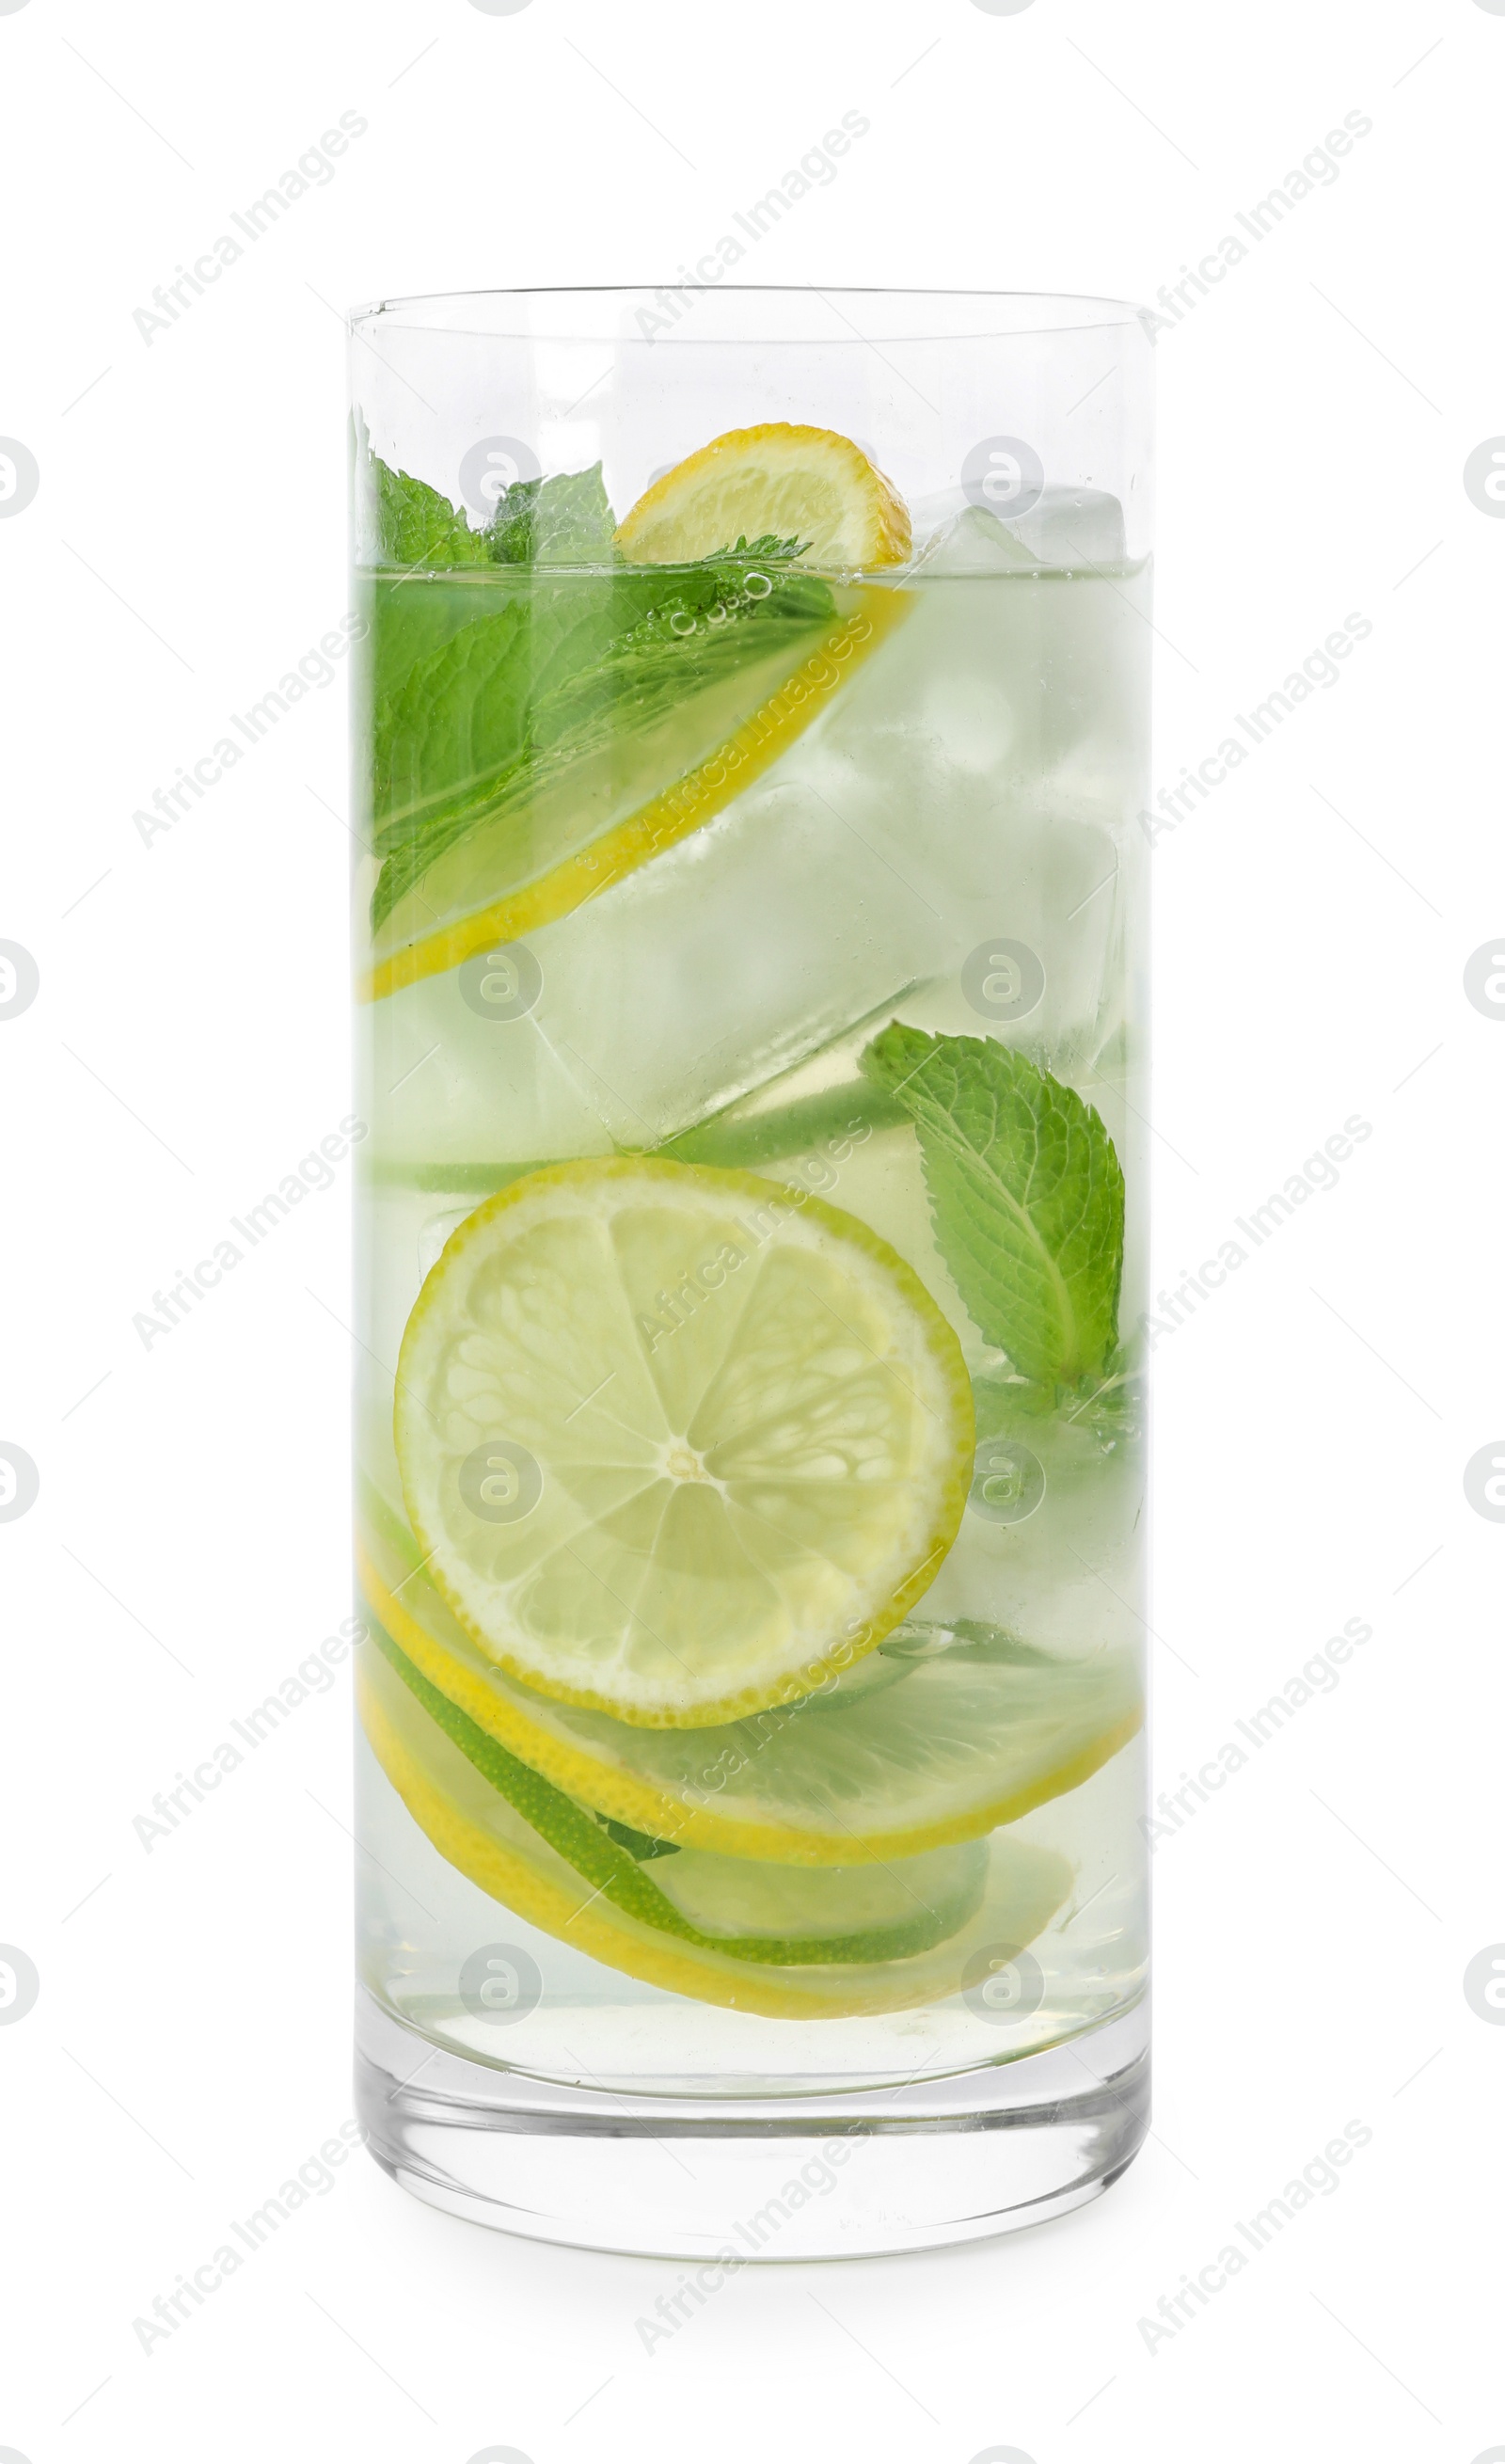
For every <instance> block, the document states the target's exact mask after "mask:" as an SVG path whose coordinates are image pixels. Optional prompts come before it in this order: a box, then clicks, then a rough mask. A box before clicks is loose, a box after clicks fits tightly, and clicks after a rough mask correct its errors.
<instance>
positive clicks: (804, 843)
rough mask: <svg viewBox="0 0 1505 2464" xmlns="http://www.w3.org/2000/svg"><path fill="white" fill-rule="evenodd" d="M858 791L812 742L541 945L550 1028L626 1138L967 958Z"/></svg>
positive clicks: (911, 864) (712, 1104)
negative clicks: (855, 790) (764, 779)
mask: <svg viewBox="0 0 1505 2464" xmlns="http://www.w3.org/2000/svg"><path fill="white" fill-rule="evenodd" d="M814 732H815V731H812V734H814ZM858 783H859V785H861V783H862V782H858ZM853 789H854V781H853V780H852V778H851V776H850V775H849V765H848V764H847V763H846V762H845V761H843V760H840V759H838V760H836V761H831V760H829V759H825V758H824V757H822V756H820V755H819V754H818V752H817V751H816V750H815V749H814V748H813V747H811V746H810V745H809V743H808V741H807V740H804V739H802V740H801V742H800V744H798V745H796V747H795V748H794V749H793V751H792V752H791V754H789V755H786V757H785V759H784V760H783V761H782V762H781V763H780V764H779V765H778V767H777V769H776V770H775V771H774V772H772V773H770V775H769V777H768V779H767V780H766V781H759V782H758V784H757V785H755V786H754V787H752V789H750V790H749V791H748V792H747V793H746V794H744V795H742V796H740V797H739V798H738V799H737V800H736V802H735V803H732V804H731V805H730V806H729V807H728V809H727V810H726V811H725V812H724V813H722V814H721V815H720V816H718V818H717V819H716V820H715V821H714V822H711V823H709V824H708V825H706V826H705V827H704V828H702V829H699V830H696V831H695V832H693V833H692V834H691V835H690V836H689V837H687V838H686V839H684V840H682V841H681V842H680V843H679V845H678V846H676V847H670V848H668V849H666V850H665V852H664V853H662V854H660V855H658V856H655V857H654V858H653V860H652V861H651V862H650V863H648V864H646V865H643V867H642V868H641V869H639V870H638V871H636V872H634V873H631V874H629V875H628V876H627V878H626V879H625V880H623V881H621V882H619V883H618V884H617V885H616V886H615V888H613V889H612V890H610V891H606V892H605V893H603V895H601V896H600V898H596V899H592V900H590V901H589V902H587V904H586V905H585V906H583V907H581V908H578V909H577V910H576V912H575V913H573V914H571V915H567V916H565V917H563V918H561V920H560V921H559V922H558V923H557V924H552V925H549V926H548V927H546V928H545V929H544V930H543V931H541V932H538V933H535V934H534V935H532V936H531V940H530V947H531V949H532V950H533V952H534V956H535V957H536V958H537V961H538V964H539V967H540V969H541V971H542V976H543V990H542V993H541V995H540V997H539V1001H538V1004H537V1010H536V1018H537V1022H538V1026H539V1031H540V1034H541V1035H542V1036H544V1037H545V1038H546V1039H547V1040H548V1042H549V1044H550V1045H551V1046H552V1048H553V1051H554V1053H555V1054H556V1057H557V1059H558V1061H559V1062H560V1063H561V1064H562V1066H563V1067H565V1068H566V1069H567V1070H568V1071H569V1072H570V1073H571V1074H572V1076H573V1078H574V1080H575V1083H576V1086H577V1088H578V1089H579V1091H580V1093H581V1095H582V1096H583V1097H584V1098H585V1099H586V1100H587V1101H588V1102H589V1103H590V1104H592V1105H593V1106H594V1107H595V1108H596V1111H597V1113H598V1116H599V1118H600V1121H601V1122H602V1123H603V1124H604V1126H605V1127H606V1129H607V1130H608V1131H609V1132H610V1133H611V1135H612V1136H613V1137H614V1138H615V1139H617V1140H618V1141H619V1143H621V1144H623V1145H630V1146H644V1145H651V1144H653V1143H655V1142H656V1141H657V1140H659V1139H661V1138H666V1137H670V1136H672V1135H674V1134H675V1133H676V1132H678V1131H680V1130H683V1129H686V1128H687V1127H689V1126H690V1125H691V1124H692V1123H694V1122H696V1121H698V1120H701V1119H704V1118H705V1116H706V1115H707V1114H708V1113H709V1112H713V1111H719V1110H720V1109H721V1108H722V1106H724V1105H726V1104H729V1103H731V1102H732V1101H734V1100H735V1099H736V1098H737V1097H738V1096H741V1095H745V1094H748V1093H750V1092H752V1089H754V1088H756V1087H759V1086H761V1085H763V1084H764V1083H765V1082H766V1081H767V1080H768V1079H771V1078H773V1077H774V1076H776V1075H777V1074H778V1072H779V1071H781V1070H784V1069H787V1068H789V1067H792V1066H793V1065H794V1064H795V1063H796V1062H797V1061H799V1060H802V1059H803V1058H804V1057H805V1055H807V1054H809V1053H812V1052H814V1051H816V1050H818V1048H819V1047H820V1046H821V1045H825V1044H828V1043H829V1042H830V1041H831V1040H832V1039H833V1038H834V1037H837V1036H839V1035H840V1034H842V1033H843V1032H844V1031H846V1030H848V1029H849V1028H851V1027H852V1026H853V1025H855V1024H856V1023H858V1022H859V1021H860V1020H862V1019H864V1018H866V1017H867V1016H869V1014H871V1013H873V1012H875V1011H877V1010H878V1009H879V1008H881V1007H882V1006H883V1004H885V1003H889V1002H894V1001H898V1000H900V999H901V998H902V996H903V995H904V994H905V991H907V990H908V988H909V987H910V986H911V985H912V984H914V983H915V982H916V981H917V980H918V979H922V978H926V977H928V976H931V975H937V974H941V973H944V972H946V971H947V970H949V969H950V968H952V967H954V965H955V964H956V963H957V962H958V960H959V957H960V950H959V945H958V939H957V927H956V925H955V922H954V919H953V918H951V917H949V915H948V914H947V913H945V912H944V911H943V909H942V907H941V905H940V903H939V902H937V901H936V900H935V899H934V898H933V897H932V896H931V894H930V891H929V890H928V888H927V862H926V856H925V852H924V850H923V848H922V847H917V846H915V845H913V844H910V845H908V846H905V845H904V844H903V838H902V836H901V837H898V838H897V839H896V833H895V832H894V830H893V829H892V827H891V825H890V816H889V815H888V814H887V813H879V812H877V811H875V810H874V809H873V806H872V800H871V799H869V798H866V797H864V796H863V795H862V794H861V793H857V794H854V792H853ZM907 835H908V837H909V839H910V840H911V842H912V841H913V839H914V838H915V835H916V833H915V832H914V831H913V829H912V828H911V829H910V831H909V832H908V833H907Z"/></svg>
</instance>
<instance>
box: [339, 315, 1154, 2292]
mask: <svg viewBox="0 0 1505 2464" xmlns="http://www.w3.org/2000/svg"><path fill="white" fill-rule="evenodd" d="M352 360H353V366H352V378H353V386H354V404H355V415H354V422H353V454H354V509H355V510H354V529H355V562H356V583H355V587H356V593H357V602H356V604H357V606H358V608H359V611H360V618H361V620H362V621H361V626H360V670H359V678H358V692H357V709H356V720H355V781H356V810H357V827H358V831H359V834H360V842H361V850H362V851H361V853H360V858H359V862H358V867H357V881H356V897H355V905H356V923H355V932H356V943H357V979H358V982H357V1017H358V1045H359V1052H360V1110H361V1113H362V1116H363V1118H364V1120H365V1122H366V1124H367V1126H368V1134H367V1136H366V1137H365V1139H364V1141H363V1143H362V1146H361V1150H360V1152H361V1155H362V1158H363V1177H362V1184H361V1190H360V1221H359V1285H360V1297H359V1309H360V1318H359V1338H360V1340H359V1348H358V1352H357V1388H358V1400H357V1414H356V1451H357V1475H358V1476H357V1511H358V1529H357V1558H358V1566H359V1576H360V1616H361V1617H362V1619H363V1622H364V1638H363V1639H362V1641H361V1644H360V1650H359V1652H358V1654H357V1661H358V1702H359V1715H360V1727H359V1735H358V1754H359V1760H360V1778H359V1825H360V1850H361V1855H360V1912H359V1964H360V1991H359V2017H358V2035H359V2070H360V2113H361V2118H362V2120H363V2123H364V2125H365V2128H366V2130H367V2133H368V2136H369V2144H370V2145H371V2147H372V2149H373V2151H374V2153H375V2154H376V2155H377V2157H378V2158H379V2160H380V2161H381V2162H382V2164H383V2165H384V2166H386V2167H388V2168H389V2170H390V2171H391V2172H392V2173H393V2174H394V2175H395V2176H396V2178H397V2179H399V2180H400V2181H402V2182H404V2184H405V2185H406V2186H407V2187H408V2188H409V2189H413V2190H414V2191H416V2192H417V2193H418V2194H419V2195H420V2196H421V2197H423V2198H425V2199H428V2200H430V2201H432V2202H433V2203H434V2204H435V2205H437V2206H439V2207H442V2208H446V2209H448V2210H450V2211H454V2212H456V2213H459V2214H462V2215H466V2216H469V2217H472V2218H475V2219H478V2220H480V2221H482V2222H486V2223H490V2224H494V2225H498V2226H502V2227H505V2228H507V2229H508V2230H510V2231H513V2232H514V2233H526V2234H532V2235H534V2236H537V2237H539V2238H543V2239H547V2240H556V2241H566V2242H573V2243H578V2244H583V2245H588V2246H591V2247H596V2248H604V2249H618V2250H632V2251H650V2252H663V2253H672V2254H676V2255H684V2256H687V2257H695V2258H698V2259H700V2260H701V2261H702V2262H703V2265H702V2269H701V2274H700V2277H697V2279H696V2282H697V2283H700V2282H701V2280H702V2278H704V2279H706V2280H707V2281H708V2282H709V2281H717V2282H719V2281H720V2280H721V2277H720V2275H719V2274H718V2273H717V2271H718V2270H720V2271H724V2270H726V2269H729V2268H731V2267H733V2266H739V2265H742V2264H744V2263H746V2262H748V2261H750V2260H752V2259H754V2258H764V2259H793V2258H809V2257H816V2256H826V2255H840V2254H848V2253H851V2254H862V2253H868V2252H879V2251H892V2250H905V2249H917V2248H922V2247H925V2246H927V2245H931V2244H938V2243H944V2242H951V2241H960V2240H965V2239H969V2238H971V2237H975V2236H979V2235H982V2234H985V2233H995V2232H998V2231H1000V2230H1002V2229H1004V2228H1006V2227H1009V2226H1012V2225H1017V2224H1022V2223H1026V2222H1029V2221H1032V2220H1035V2219H1037V2218H1041V2217H1045V2216H1050V2215H1054V2214H1058V2213H1059V2212H1061V2211H1063V2210H1064V2209H1066V2208H1069V2207H1072V2206H1074V2205H1076V2204H1078V2203H1080V2201H1082V2200H1084V2199H1086V2198H1089V2197H1091V2196H1092V2195H1093V2194H1094V2193H1095V2192H1097V2191H1098V2190H1100V2189H1102V2188H1103V2187H1104V2186H1105V2185H1106V2184H1107V2183H1109V2182H1111V2181H1112V2180H1113V2179H1114V2177H1115V2175H1116V2174H1117V2173H1118V2172H1119V2171H1120V2170H1121V2169H1122V2168H1123V2166H1124V2165H1125V2164H1126V2163H1127V2162H1128V2160H1129V2158H1130V2157H1131V2156H1132V2155H1133V2153H1134V2151H1135V2149H1136V2147H1137V2145H1138V2144H1139V2141H1140V2139H1141V2137H1142V2135H1143V2132H1144V2129H1145V2100H1146V2030H1145V1956H1146V1940H1145V1834H1144V1827H1143V1823H1142V1818H1141V1817H1142V1813H1143V1806H1144V1787H1145V1781H1144V1762H1143V1742H1142V1741H1143V1727H1144V1669H1143V1650H1142V1643H1143V1637H1144V1631H1145V1629H1144V1622H1143V1615H1142V1606H1143V1585H1144V1572H1143V1560H1144V1547H1145V1511H1144V1507H1145V1417H1144V1394H1143V1376H1142V1363H1141V1360H1140V1358H1139V1354H1138V1352H1137V1349H1136V1345H1135V1341H1134V1337H1133V1330H1135V1329H1136V1328H1138V1327H1139V1326H1140V1325H1141V1324H1142V1321H1143V1309H1144V1284H1145V1203H1146V1196H1147V1185H1148V1176H1147V1171H1146V1158H1145V1127H1144V1124H1145V1109H1146V1107H1145V1067H1146V1048H1145V1033H1146V1022H1145V916H1144V906H1145V898H1144V880H1143V874H1144V866H1145V841H1144V837H1143V834H1142V831H1141V829H1140V828H1139V826H1138V825H1137V817H1138V815H1139V814H1140V813H1141V811H1142V810H1143V808H1144V805H1145V794H1146V785H1145V761H1146V734H1147V705H1148V690H1147V677H1148V652H1149V644H1150V627H1149V613H1148V600H1149V568H1148V551H1149V518H1150V512H1149V394H1150V385H1149V369H1150V345H1149V341H1148V339H1147V336H1146V333H1145V326H1144V322H1143V320H1142V318H1141V316H1140V314H1139V312H1138V311H1136V310H1134V309H1132V308H1128V307H1124V306H1122V305H1120V304H1117V303H1114V302H1112V301H1104V300H1095V299H1052V298H1033V297H1012V296H1008V295H1002V294H977V293H956V294H929V293H917V292H894V293H881V292H843V293H829V294H828V293H820V292H814V291H778V290H737V289H734V288H731V287H730V286H722V287H719V288H714V287H709V286H708V287H707V288H705V289H685V290H672V291H670V290H665V291H660V292H633V291H575V292H562V293H561V292H513V293H508V292H491V293H485V294H481V295H477V296H473V297H435V298H423V299H406V300H396V301H383V302H382V303H381V304H380V305H377V306H374V307H372V308H369V309H366V310H363V311H360V312H359V313H358V314H357V316H356V318H355V319H354V320H353V345H352Z"/></svg>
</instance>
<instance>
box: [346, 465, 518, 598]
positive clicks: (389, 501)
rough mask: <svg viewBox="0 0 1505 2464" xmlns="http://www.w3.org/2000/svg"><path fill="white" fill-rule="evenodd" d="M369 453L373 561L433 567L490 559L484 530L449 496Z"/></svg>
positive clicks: (442, 568)
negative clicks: (475, 528) (474, 527)
mask: <svg viewBox="0 0 1505 2464" xmlns="http://www.w3.org/2000/svg"><path fill="white" fill-rule="evenodd" d="M366 459H367V470H366V473H364V476H365V481H366V485H367V487H368V489H369V492H370V493H369V495H368V497H367V504H366V511H367V514H368V517H369V521H370V527H371V530H372V532H373V533H374V539H372V541H371V545H372V547H373V548H374V553H373V554H372V556H371V560H370V561H372V562H373V563H375V564H399V565H402V566H403V567H404V569H405V570H406V571H408V572H411V571H412V570H413V569H414V568H415V567H423V568H425V569H426V570H428V571H429V572H434V573H439V572H450V571H452V570H453V569H454V568H455V567H456V566H464V565H472V564H490V562H491V550H490V548H489V546H488V545H487V540H486V534H485V532H484V531H473V530H472V529H471V528H470V525H469V522H468V521H467V520H466V517H465V516H464V514H460V513H456V511H455V509H454V507H453V505H451V503H450V502H449V499H448V497H447V496H442V495H440V493H439V491H438V489H437V488H430V487H429V486H428V485H427V483H426V481H425V480H423V479H414V478H411V477H410V476H409V475H408V473H406V472H405V471H391V470H388V468H387V466H386V464H385V463H384V462H383V461H382V460H381V459H380V458H379V457H378V456H377V455H376V454H375V453H368V455H367V457H366Z"/></svg>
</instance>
